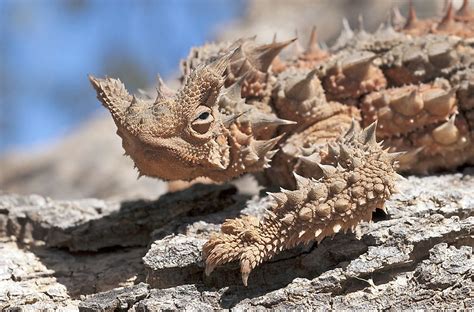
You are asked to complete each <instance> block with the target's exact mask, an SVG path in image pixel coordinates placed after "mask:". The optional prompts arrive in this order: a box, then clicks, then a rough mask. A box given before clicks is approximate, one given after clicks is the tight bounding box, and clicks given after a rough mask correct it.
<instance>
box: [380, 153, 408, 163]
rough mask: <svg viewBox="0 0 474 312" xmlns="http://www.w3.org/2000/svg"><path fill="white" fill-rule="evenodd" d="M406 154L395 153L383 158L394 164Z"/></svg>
mask: <svg viewBox="0 0 474 312" xmlns="http://www.w3.org/2000/svg"><path fill="white" fill-rule="evenodd" d="M405 154H406V152H396V153H387V154H385V158H386V159H387V160H388V161H390V162H392V163H393V162H394V161H396V160H398V159H400V157H402V156H404V155H405Z"/></svg>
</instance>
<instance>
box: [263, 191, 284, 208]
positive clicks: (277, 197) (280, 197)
mask: <svg viewBox="0 0 474 312" xmlns="http://www.w3.org/2000/svg"><path fill="white" fill-rule="evenodd" d="M267 194H268V195H269V196H271V197H272V198H274V199H275V200H276V202H277V203H278V205H284V204H285V203H286V202H287V201H288V198H287V197H286V195H285V193H271V192H267Z"/></svg>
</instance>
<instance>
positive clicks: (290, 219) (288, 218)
mask: <svg viewBox="0 0 474 312" xmlns="http://www.w3.org/2000/svg"><path fill="white" fill-rule="evenodd" d="M294 219H295V217H294V216H293V215H292V214H290V213H287V214H286V215H285V216H284V217H283V219H281V222H283V223H285V224H287V225H290V224H291V223H293V220H294Z"/></svg>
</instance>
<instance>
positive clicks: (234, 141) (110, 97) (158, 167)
mask: <svg viewBox="0 0 474 312" xmlns="http://www.w3.org/2000/svg"><path fill="white" fill-rule="evenodd" d="M293 41H294V40H289V41H285V42H280V43H272V44H267V45H262V46H257V45H254V44H252V43H249V42H247V41H237V42H236V43H235V44H234V45H233V48H229V49H227V50H226V51H223V52H222V53H218V55H215V56H213V57H212V58H209V59H207V60H205V61H203V62H201V63H200V64H199V65H197V66H194V65H193V66H190V67H189V68H187V70H186V72H185V78H184V81H183V84H182V87H181V89H180V90H178V91H177V92H173V91H171V90H169V89H168V88H166V87H165V86H164V84H163V83H162V82H161V80H160V79H159V80H158V87H157V91H158V95H157V97H156V99H151V98H149V99H144V98H138V97H136V96H132V95H130V94H129V92H128V91H127V90H126V89H125V86H124V85H123V83H122V82H121V81H120V80H118V79H111V78H105V79H98V78H95V77H92V76H90V77H89V79H90V81H91V83H92V86H93V87H94V88H95V90H96V91H97V98H98V99H99V100H100V101H101V102H102V104H103V105H104V106H105V107H106V108H107V109H108V110H109V111H110V113H111V114H112V117H113V119H114V121H115V124H116V125H117V134H118V135H119V136H120V137H121V138H122V146H123V148H124V149H125V154H128V155H129V156H130V157H131V158H132V159H133V161H134V162H135V165H136V167H137V168H138V171H139V175H147V176H151V177H158V178H161V179H165V180H192V179H194V178H197V177H201V176H204V177H208V178H211V179H212V180H216V181H226V180H229V179H232V178H234V177H236V176H239V175H241V174H243V173H247V172H255V171H261V170H263V169H264V168H266V167H268V166H269V162H270V160H271V158H272V157H273V155H275V153H276V151H274V150H272V149H273V147H274V146H275V145H276V144H277V143H278V140H279V139H280V138H281V137H276V136H275V134H276V131H275V130H276V128H277V127H278V126H282V125H288V124H294V122H292V121H288V120H283V119H280V118H278V117H277V116H276V115H275V114H273V113H272V112H265V111H261V110H260V109H259V108H258V107H257V106H253V105H249V104H247V103H246V102H245V99H243V98H242V97H241V96H242V92H243V90H244V89H245V88H244V87H243V86H247V87H248V86H249V85H250V84H251V83H252V82H253V83H256V84H257V85H264V84H265V82H266V79H267V71H268V68H269V66H270V64H271V61H272V60H273V59H274V58H275V57H276V56H277V55H278V53H279V52H280V51H281V50H282V49H283V48H284V47H285V46H287V45H288V44H290V43H291V42H293ZM192 63H193V64H194V62H192ZM257 78H258V79H260V80H261V81H260V80H258V81H256V82H255V81H254V80H255V79H257ZM260 82H261V83H262V84H260ZM250 89H251V88H250Z"/></svg>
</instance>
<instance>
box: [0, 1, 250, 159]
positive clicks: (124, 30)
mask: <svg viewBox="0 0 474 312" xmlns="http://www.w3.org/2000/svg"><path fill="white" fill-rule="evenodd" d="M242 1H243V0H240V1H232V0H229V1H224V0H161V1H152V0H141V1H138V0H127V1H126V0H97V1H92V0H90V1H87V0H61V1H60V0H56V1H53V0H0V62H1V63H0V151H4V150H8V149H11V148H22V149H27V148H29V147H30V146H37V145H42V144H47V143H48V142H51V141H54V140H55V139H57V138H59V137H61V136H63V135H64V134H66V133H68V132H70V131H71V129H74V128H75V127H77V125H78V124H79V123H80V122H82V121H84V120H86V119H87V118H89V117H90V116H92V115H93V114H96V113H97V112H98V111H102V109H101V107H100V105H99V103H98V102H97V100H96V99H95V94H94V92H93V90H92V88H91V87H90V85H89V82H88V80H87V75H88V74H89V73H93V74H95V75H99V76H103V75H106V74H108V75H110V76H118V77H120V78H121V79H122V81H124V82H125V83H128V84H129V85H130V89H131V90H134V89H136V88H137V87H142V88H143V87H146V86H147V85H149V84H152V83H153V82H154V81H155V77H156V74H157V73H160V74H161V75H162V76H164V77H166V76H167V75H171V74H172V73H174V72H176V71H177V69H178V64H179V60H180V59H181V58H184V57H185V56H186V55H187V53H188V51H189V48H190V47H191V46H192V45H199V44H202V43H204V42H205V41H209V40H212V34H213V31H214V30H216V28H217V27H219V25H221V24H222V23H224V22H226V21H229V20H231V19H233V18H236V17H238V16H239V15H240V14H242V10H243V6H244V4H243V3H242Z"/></svg>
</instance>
